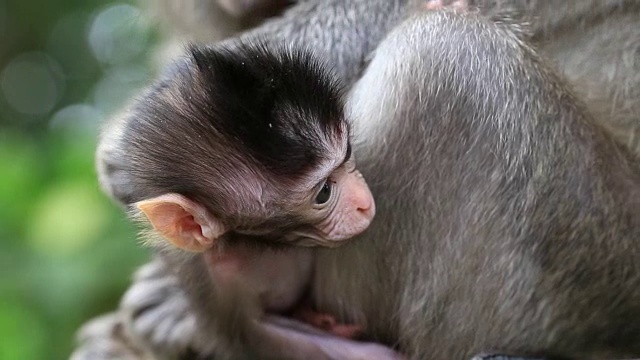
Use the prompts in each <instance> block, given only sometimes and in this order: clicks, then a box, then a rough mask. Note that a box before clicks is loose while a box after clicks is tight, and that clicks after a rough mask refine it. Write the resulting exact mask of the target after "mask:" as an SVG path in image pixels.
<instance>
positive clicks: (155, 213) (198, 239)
mask: <svg viewBox="0 0 640 360" xmlns="http://www.w3.org/2000/svg"><path fill="white" fill-rule="evenodd" d="M135 205H136V207H137V208H138V209H140V211H141V212H142V213H143V214H144V215H145V216H146V217H147V218H148V219H149V221H150V222H151V225H153V227H154V228H155V229H156V230H157V231H158V233H159V234H160V235H162V236H163V237H164V238H166V239H167V240H169V241H170V242H171V243H172V244H173V245H175V246H177V247H178V248H180V249H183V250H187V251H194V252H202V251H205V250H207V249H209V248H211V247H212V246H213V244H214V243H215V241H216V239H218V238H219V237H220V236H222V235H223V234H224V233H225V232H226V229H225V227H224V225H223V224H222V223H221V222H220V221H219V220H218V219H216V218H215V217H213V216H212V215H211V214H210V213H209V211H207V209H206V208H205V207H204V206H202V205H200V204H198V203H197V202H195V201H192V200H189V199H188V198H186V197H185V196H182V195H180V194H175V193H171V194H165V195H160V196H158V197H155V198H152V199H147V200H142V201H139V202H137V203H136V204H135Z"/></svg>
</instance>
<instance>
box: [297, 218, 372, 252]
mask: <svg viewBox="0 0 640 360" xmlns="http://www.w3.org/2000/svg"><path fill="white" fill-rule="evenodd" d="M374 212H375V210H374V209H372V213H371V216H369V217H367V218H361V219H359V220H358V221H357V222H351V224H350V226H348V227H347V226H343V227H339V228H335V229H333V231H332V232H331V233H329V234H325V233H319V232H317V231H296V232H294V233H292V234H290V237H289V238H288V239H287V242H289V243H290V244H292V245H294V246H305V247H325V248H337V247H340V246H343V245H345V244H346V243H348V242H349V241H351V240H355V239H354V238H355V237H356V236H358V235H360V234H362V233H363V232H364V231H365V230H367V228H368V227H369V225H370V224H371V220H372V219H373V214H374Z"/></svg>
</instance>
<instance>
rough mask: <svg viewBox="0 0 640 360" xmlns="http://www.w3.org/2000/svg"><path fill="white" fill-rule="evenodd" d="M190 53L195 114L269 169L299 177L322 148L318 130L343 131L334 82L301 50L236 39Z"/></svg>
mask: <svg viewBox="0 0 640 360" xmlns="http://www.w3.org/2000/svg"><path fill="white" fill-rule="evenodd" d="M190 53H191V56H192V58H193V61H194V63H195V65H196V69H194V70H195V71H196V72H195V74H194V76H195V77H196V80H199V81H200V84H201V87H202V88H201V90H204V93H205V98H204V100H205V101H206V103H205V104H202V105H203V109H202V110H203V112H204V111H206V112H207V113H208V114H210V115H211V116H212V117H213V126H214V127H216V130H217V131H219V132H220V133H222V134H229V135H231V136H233V137H234V138H236V139H238V140H239V141H240V142H241V143H242V144H243V146H244V147H245V148H246V149H247V150H248V151H249V152H250V154H251V155H252V156H253V157H254V158H255V159H257V160H258V161H259V162H260V163H261V165H263V166H264V167H266V168H267V169H269V170H271V171H273V172H274V173H276V174H284V175H288V176H291V175H292V174H300V175H302V174H303V173H304V172H305V171H308V167H309V165H315V164H317V163H318V161H319V160H320V159H322V158H323V155H324V154H326V153H327V151H326V149H325V147H324V146H322V145H323V139H322V138H323V136H325V134H332V135H338V136H339V135H340V134H341V133H342V131H344V130H346V124H345V121H344V115H343V112H342V108H343V102H342V94H341V92H342V90H341V86H340V85H339V84H338V82H337V81H336V79H335V78H333V77H332V75H330V74H329V73H328V72H327V71H326V70H325V68H326V66H325V65H324V64H322V63H321V61H319V60H317V59H316V58H314V57H313V56H312V55H311V53H310V52H308V51H304V50H299V49H298V50H288V49H286V48H285V47H281V48H279V49H277V50H276V51H274V50H269V49H267V48H266V47H265V46H264V45H263V44H262V43H259V44H258V45H254V44H247V43H241V44H239V45H235V46H233V47H231V46H227V47H223V46H219V47H212V48H197V47H193V46H192V47H191V49H190ZM219 99H225V103H220V101H219ZM204 107H206V109H205V108H204ZM203 120H204V119H203Z"/></svg>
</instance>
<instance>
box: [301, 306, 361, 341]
mask: <svg viewBox="0 0 640 360" xmlns="http://www.w3.org/2000/svg"><path fill="white" fill-rule="evenodd" d="M291 317H292V318H294V319H297V320H300V321H302V322H304V323H307V324H309V325H311V326H313V327H316V328H318V329H322V330H323V331H325V332H327V333H329V334H332V335H335V336H339V337H343V338H347V339H357V338H359V337H360V336H361V335H362V334H363V332H364V329H363V327H362V326H360V325H355V324H343V323H339V322H338V321H337V320H336V318H335V316H333V315H331V314H328V313H321V312H318V311H316V310H314V309H313V308H312V307H311V305H310V304H306V303H304V304H301V305H300V306H298V307H297V308H296V309H295V310H294V311H293V312H292V314H291Z"/></svg>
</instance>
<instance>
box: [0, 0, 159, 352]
mask: <svg viewBox="0 0 640 360" xmlns="http://www.w3.org/2000/svg"><path fill="white" fill-rule="evenodd" d="M155 38H156V36H155V33H154V31H153V29H152V28H151V26H150V25H149V22H148V20H147V19H146V18H145V17H144V14H143V13H142V12H141V11H140V9H139V8H138V7H137V4H136V3H134V2H127V1H124V2H123V1H118V2H116V1H106V0H66V1H50V0H31V1H20V0H0V360H5V359H6V360H13V359H19V360H31V359H33V360H40V359H43V360H44V359H47V360H50V359H66V358H68V356H69V354H70V351H71V349H72V347H73V341H74V340H73V336H74V333H75V332H76V331H77V329H78V327H79V326H80V325H81V324H82V323H83V322H84V321H86V320H87V319H89V318H90V317H92V316H95V315H98V314H100V313H103V312H107V311H109V310H112V309H114V308H115V306H116V304H117V302H118V301H119V298H120V296H121V294H122V292H123V291H124V289H125V288H126V286H127V284H128V282H129V279H130V277H131V274H132V272H133V270H134V269H135V268H136V267H137V266H138V265H139V264H141V263H142V262H143V261H144V260H145V259H146V258H147V256H148V255H147V252H146V250H144V249H142V248H141V247H140V246H139V244H138V243H137V242H136V241H135V240H134V239H135V229H134V228H133V227H132V226H131V225H130V224H129V222H128V221H126V219H125V218H124V215H123V211H122V210H121V209H120V208H118V207H117V206H115V205H114V204H112V203H111V202H110V201H109V200H108V199H107V198H106V196H105V195H103V194H102V193H101V192H100V190H99V187H98V184H97V180H96V176H95V171H94V164H93V157H94V152H95V144H96V136H97V133H98V129H99V127H100V124H101V123H102V122H103V121H104V120H105V119H106V118H108V117H109V116H110V115H112V114H113V112H114V111H116V110H118V109H119V108H121V107H122V106H123V105H124V103H125V101H127V100H128V99H130V98H131V97H133V96H135V93H136V92H137V91H138V90H139V89H140V88H141V87H142V86H144V85H145V84H146V83H147V82H148V81H149V79H150V77H151V76H152V71H151V70H150V69H151V68H152V66H151V65H150V63H149V53H150V52H151V50H152V47H153V45H154V43H155V42H156V41H155V40H156V39H155Z"/></svg>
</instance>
